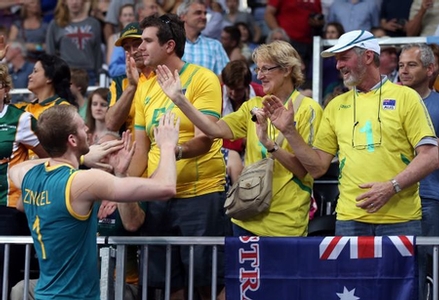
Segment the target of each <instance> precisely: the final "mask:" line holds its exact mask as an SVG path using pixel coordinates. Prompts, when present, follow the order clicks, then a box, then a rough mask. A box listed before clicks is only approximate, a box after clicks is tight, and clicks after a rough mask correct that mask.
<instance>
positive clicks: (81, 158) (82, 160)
mask: <svg viewBox="0 0 439 300" xmlns="http://www.w3.org/2000/svg"><path fill="white" fill-rule="evenodd" d="M84 160H85V158H84V155H81V156H80V157H79V165H80V166H81V165H84Z"/></svg>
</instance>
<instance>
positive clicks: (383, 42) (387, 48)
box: [379, 36, 399, 53]
mask: <svg viewBox="0 0 439 300" xmlns="http://www.w3.org/2000/svg"><path fill="white" fill-rule="evenodd" d="M390 40H391V38H390V37H389V36H383V37H382V38H380V41H379V43H380V48H381V53H383V52H389V53H398V51H399V47H396V46H395V45H392V44H390V43H389V42H390Z"/></svg>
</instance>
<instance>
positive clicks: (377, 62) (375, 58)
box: [352, 47, 380, 67]
mask: <svg viewBox="0 0 439 300" xmlns="http://www.w3.org/2000/svg"><path fill="white" fill-rule="evenodd" d="M352 49H353V50H354V52H355V53H356V54H357V56H362V55H363V54H364V53H365V52H366V51H367V49H364V48H361V47H354V48H352ZM373 63H374V65H375V66H376V67H379V66H380V55H379V54H378V53H376V52H375V51H373Z"/></svg>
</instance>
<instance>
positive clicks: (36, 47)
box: [35, 44, 43, 52]
mask: <svg viewBox="0 0 439 300" xmlns="http://www.w3.org/2000/svg"><path fill="white" fill-rule="evenodd" d="M35 50H37V51H38V52H42V51H43V45H41V44H36V45H35Z"/></svg>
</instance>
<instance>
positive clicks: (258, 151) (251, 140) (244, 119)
mask: <svg viewBox="0 0 439 300" xmlns="http://www.w3.org/2000/svg"><path fill="white" fill-rule="evenodd" d="M298 94H299V92H298V91H294V92H293V94H292V95H291V96H290V98H291V99H292V101H293V102H294V100H295V99H296V97H297V95H298ZM254 107H262V98H261V97H255V98H252V99H250V100H248V101H246V102H244V103H243V104H242V106H241V107H240V108H239V109H238V110H237V111H236V112H233V113H231V114H229V115H227V116H225V117H223V119H222V120H223V121H224V122H226V123H227V125H228V126H229V128H230V129H231V131H232V133H233V135H234V138H235V139H237V138H246V139H247V142H246V148H245V165H249V164H252V163H254V162H257V161H259V160H261V159H263V158H265V157H267V149H266V148H265V147H264V146H263V145H262V144H261V143H260V142H259V139H258V136H257V134H256V125H255V123H254V122H253V121H251V114H250V111H251V109H252V108H254ZM322 115H323V110H322V108H321V106H320V105H319V104H318V103H317V102H316V101H314V100H312V99H311V98H308V97H305V98H303V100H302V103H301V105H300V107H299V109H298V111H297V113H296V114H295V117H294V120H295V126H296V128H297V130H298V132H299V133H300V135H301V136H302V137H303V139H304V140H305V141H306V142H307V143H308V144H309V145H311V144H312V143H313V141H314V138H315V135H316V132H317V129H318V128H319V125H320V120H321V118H322ZM268 134H269V135H270V138H271V139H272V140H276V138H277V136H278V134H279V131H278V130H277V129H275V128H274V126H272V125H271V124H270V123H269V126H268ZM279 147H281V148H282V149H285V150H287V151H288V152H291V153H293V150H292V149H291V147H290V145H289V144H288V142H287V141H286V140H285V139H284V141H283V143H282V144H281V145H279ZM312 185H313V179H312V177H311V176H310V175H309V174H308V175H306V177H305V178H304V179H302V180H301V179H299V178H297V177H296V176H294V174H293V173H291V172H290V171H289V170H287V169H286V168H285V167H284V166H283V165H282V164H281V163H279V161H277V160H275V164H274V171H273V191H272V195H273V196H272V201H271V206H270V209H269V211H268V212H266V213H263V214H260V215H257V216H256V217H253V218H251V219H249V220H245V221H239V220H235V219H233V220H232V221H233V222H234V223H235V224H237V225H238V226H240V227H242V228H244V229H246V230H249V231H250V232H252V233H254V234H257V235H260V236H305V235H306V234H307V228H308V218H309V216H308V214H309V208H310V199H311V192H312Z"/></svg>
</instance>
